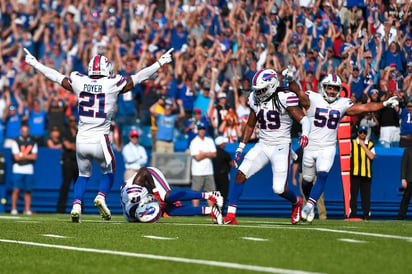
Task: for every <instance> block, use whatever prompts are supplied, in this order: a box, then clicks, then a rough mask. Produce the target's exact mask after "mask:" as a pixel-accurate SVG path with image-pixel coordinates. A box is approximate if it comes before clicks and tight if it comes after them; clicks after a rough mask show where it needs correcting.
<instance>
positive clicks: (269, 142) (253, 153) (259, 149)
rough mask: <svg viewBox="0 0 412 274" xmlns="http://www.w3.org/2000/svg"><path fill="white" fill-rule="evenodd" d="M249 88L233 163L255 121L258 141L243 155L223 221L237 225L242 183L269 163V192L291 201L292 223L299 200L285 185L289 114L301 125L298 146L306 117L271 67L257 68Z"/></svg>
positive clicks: (305, 132)
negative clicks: (270, 178)
mask: <svg viewBox="0 0 412 274" xmlns="http://www.w3.org/2000/svg"><path fill="white" fill-rule="evenodd" d="M252 85H253V86H252V88H253V91H252V92H251V94H250V95H249V98H248V105H249V107H250V108H251V111H250V113H249V119H248V121H247V124H246V126H245V128H244V129H243V132H242V139H241V142H240V143H239V146H238V148H237V149H236V153H235V163H236V165H237V161H239V160H240V158H241V155H242V152H243V149H244V147H245V144H246V143H247V142H248V141H249V139H250V136H251V135H252V133H253V132H254V130H255V126H256V124H258V128H259V130H258V143H256V145H255V146H254V147H253V148H251V149H250V150H249V152H248V153H247V154H246V156H245V158H244V160H243V162H242V164H241V165H240V167H239V170H238V172H237V174H236V178H235V183H234V184H232V185H231V188H230V191H229V197H228V204H229V207H228V212H227V215H226V217H225V218H224V220H223V222H224V223H225V224H237V221H236V217H235V216H236V209H237V203H238V201H239V197H240V195H241V194H242V192H243V188H244V183H245V182H246V180H247V179H248V178H250V177H251V176H253V175H254V174H255V173H257V172H258V171H259V170H261V169H262V168H263V167H264V166H265V165H266V164H268V163H269V162H270V163H271V166H272V172H273V179H272V189H273V192H274V193H276V194H278V195H279V196H281V197H283V198H285V199H287V200H288V201H290V202H291V203H292V216H291V222H292V224H296V223H298V222H299V220H300V210H301V206H302V199H301V198H300V197H298V196H297V195H296V194H295V193H294V192H293V191H291V190H289V189H288V188H287V179H288V174H289V166H290V164H289V163H290V156H291V155H290V149H291V137H290V130H291V127H292V122H293V121H292V117H293V118H294V119H296V120H297V121H298V122H300V123H301V124H302V137H301V145H302V147H305V145H306V144H307V142H308V138H307V136H308V133H309V120H308V119H307V118H306V117H305V115H304V113H303V111H302V109H301V108H299V106H298V104H299V100H298V98H297V97H296V95H295V94H294V93H292V92H287V91H284V90H283V88H282V87H280V86H279V80H278V77H277V74H276V72H275V71H274V70H272V69H262V70H260V71H258V72H257V73H256V74H255V75H254V77H253V80H252Z"/></svg>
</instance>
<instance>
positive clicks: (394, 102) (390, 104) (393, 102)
mask: <svg viewBox="0 0 412 274" xmlns="http://www.w3.org/2000/svg"><path fill="white" fill-rule="evenodd" d="M398 105H399V101H398V96H392V97H391V98H389V99H388V100H386V101H385V102H383V106H384V107H391V108H394V107H396V106H398Z"/></svg>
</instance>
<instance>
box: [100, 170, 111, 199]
mask: <svg viewBox="0 0 412 274" xmlns="http://www.w3.org/2000/svg"><path fill="white" fill-rule="evenodd" d="M113 182H114V174H113V173H106V174H103V176H102V179H101V180H100V184H99V192H102V193H103V194H105V195H106V194H108V193H109V192H110V189H111V188H112V186H113Z"/></svg>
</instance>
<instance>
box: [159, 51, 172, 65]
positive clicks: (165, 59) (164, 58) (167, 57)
mask: <svg viewBox="0 0 412 274" xmlns="http://www.w3.org/2000/svg"><path fill="white" fill-rule="evenodd" d="M173 50H174V48H171V49H169V50H168V51H167V52H166V53H165V54H163V55H162V56H160V58H159V60H157V61H158V62H159V64H160V66H161V67H163V65H164V64H168V63H171V62H172V51H173Z"/></svg>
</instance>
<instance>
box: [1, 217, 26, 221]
mask: <svg viewBox="0 0 412 274" xmlns="http://www.w3.org/2000/svg"><path fill="white" fill-rule="evenodd" d="M0 219H4V220H21V219H23V217H19V216H0Z"/></svg>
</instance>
